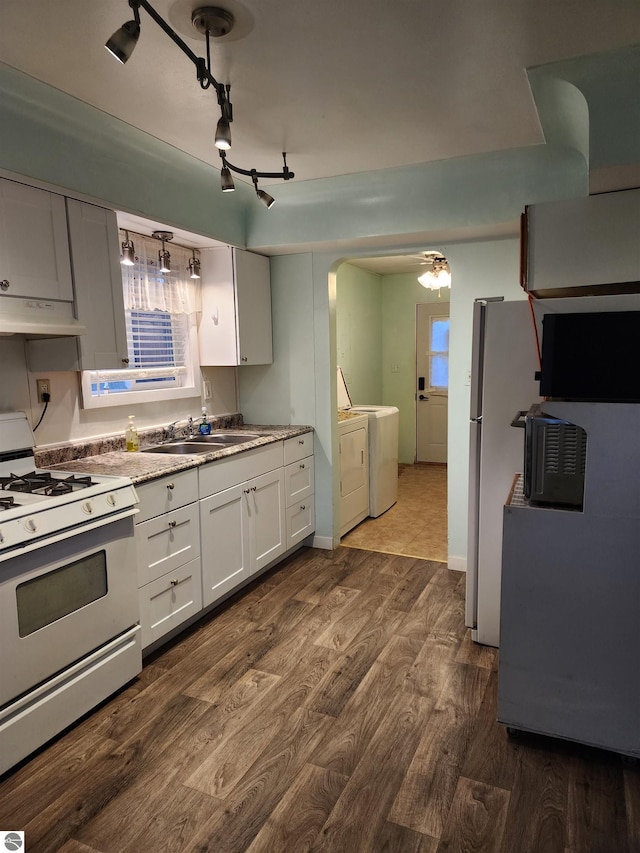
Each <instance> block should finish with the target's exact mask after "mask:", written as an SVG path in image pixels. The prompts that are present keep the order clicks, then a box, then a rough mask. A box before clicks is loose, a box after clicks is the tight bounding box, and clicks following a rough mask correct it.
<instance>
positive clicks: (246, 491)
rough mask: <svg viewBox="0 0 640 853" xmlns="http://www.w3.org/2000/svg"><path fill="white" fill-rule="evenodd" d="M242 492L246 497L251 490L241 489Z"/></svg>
mask: <svg viewBox="0 0 640 853" xmlns="http://www.w3.org/2000/svg"><path fill="white" fill-rule="evenodd" d="M243 491H244V493H245V495H248V494H249V492H250V491H251V489H243Z"/></svg>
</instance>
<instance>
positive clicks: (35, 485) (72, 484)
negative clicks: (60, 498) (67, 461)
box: [0, 471, 95, 496]
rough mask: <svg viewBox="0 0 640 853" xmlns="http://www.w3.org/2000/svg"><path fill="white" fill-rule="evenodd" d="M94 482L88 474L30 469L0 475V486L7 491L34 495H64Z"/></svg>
mask: <svg viewBox="0 0 640 853" xmlns="http://www.w3.org/2000/svg"><path fill="white" fill-rule="evenodd" d="M93 485H95V483H94V482H93V480H92V479H91V477H89V476H77V475H75V474H71V475H68V476H64V477H56V476H55V475H54V474H50V473H49V472H48V471H31V472H30V473H29V474H10V475H9V476H8V477H0V488H1V489H3V490H5V491H9V492H27V493H29V494H36V495H52V496H53V495H64V494H67V493H68V492H73V491H75V490H76V489H83V488H87V487H88V486H93Z"/></svg>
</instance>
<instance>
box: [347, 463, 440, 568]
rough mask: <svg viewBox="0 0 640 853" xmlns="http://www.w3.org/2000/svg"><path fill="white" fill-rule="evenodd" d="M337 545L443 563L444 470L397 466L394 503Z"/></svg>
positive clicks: (363, 522)
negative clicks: (396, 490)
mask: <svg viewBox="0 0 640 853" xmlns="http://www.w3.org/2000/svg"><path fill="white" fill-rule="evenodd" d="M340 544H341V545H348V546H349V547H350V548H363V549H364V550H367V551H382V552H383V553H386V554H401V555H403V556H406V557H419V558H421V559H424V560H437V561H439V562H442V563H446V562H447V554H448V550H447V466H446V465H430V464H427V463H417V464H415V465H399V466H398V501H397V503H396V504H395V505H394V506H392V507H391V509H388V510H387V511H386V512H385V513H383V514H382V515H380V516H378V518H366V519H365V520H364V521H361V522H360V524H358V525H357V526H356V527H354V528H353V530H350V531H349V532H348V533H347V534H346V535H345V536H343V537H342V539H341V542H340Z"/></svg>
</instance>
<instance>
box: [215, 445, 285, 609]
mask: <svg viewBox="0 0 640 853" xmlns="http://www.w3.org/2000/svg"><path fill="white" fill-rule="evenodd" d="M281 448H282V445H281V444H280V450H281ZM266 449H268V448H265V450H266ZM254 452H255V451H254ZM261 461H262V460H261V458H260V455H259V454H258V455H257V457H256V459H255V463H256V465H257V466H258V467H259V466H260V463H261ZM214 464H215V463H214ZM284 511H285V502H284V474H283V470H282V467H279V468H276V469H274V470H272V471H267V472H265V473H264V474H260V475H259V476H257V477H252V478H251V479H250V480H245V481H244V482H242V483H238V484H237V485H235V486H232V487H231V488H228V489H225V490H224V491H222V492H217V493H216V494H213V495H209V496H208V497H206V498H203V499H201V501H200V529H201V531H202V534H201V536H202V556H203V559H202V586H203V604H204V606H205V607H206V606H207V605H209V604H213V603H214V602H215V601H217V600H218V599H219V598H221V597H222V596H223V595H224V594H225V593H226V592H229V590H231V589H233V588H234V587H236V586H238V585H239V584H240V583H241V582H242V581H244V580H246V579H248V578H249V577H251V575H253V574H255V572H258V571H260V569H263V568H264V567H265V566H267V565H269V563H271V562H273V561H274V560H276V559H277V558H278V557H279V556H280V555H281V554H283V553H284V551H285V536H286V527H285V520H284Z"/></svg>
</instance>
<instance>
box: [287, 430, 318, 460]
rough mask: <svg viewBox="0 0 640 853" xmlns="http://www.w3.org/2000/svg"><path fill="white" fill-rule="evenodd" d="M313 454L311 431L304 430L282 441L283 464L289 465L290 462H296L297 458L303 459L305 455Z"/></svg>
mask: <svg viewBox="0 0 640 853" xmlns="http://www.w3.org/2000/svg"><path fill="white" fill-rule="evenodd" d="M312 455H313V433H312V432H305V433H303V434H302V435H296V436H294V437H293V438H288V439H286V441H285V442H284V464H285V465H289V464H290V463H291V462H297V461H298V459H304V457H305V456H312Z"/></svg>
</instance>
